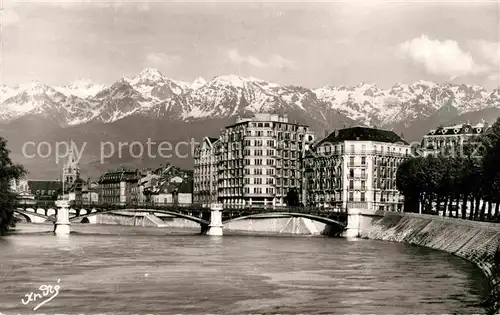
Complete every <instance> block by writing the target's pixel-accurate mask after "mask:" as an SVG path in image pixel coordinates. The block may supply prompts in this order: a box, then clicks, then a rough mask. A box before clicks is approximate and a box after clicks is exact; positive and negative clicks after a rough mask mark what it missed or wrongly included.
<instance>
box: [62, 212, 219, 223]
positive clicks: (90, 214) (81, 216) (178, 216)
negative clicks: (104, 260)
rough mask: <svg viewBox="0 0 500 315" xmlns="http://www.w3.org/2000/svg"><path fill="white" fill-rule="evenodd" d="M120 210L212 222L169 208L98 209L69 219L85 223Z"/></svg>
mask: <svg viewBox="0 0 500 315" xmlns="http://www.w3.org/2000/svg"><path fill="white" fill-rule="evenodd" d="M120 212H145V213H150V214H154V213H161V214H167V215H171V216H174V217H177V218H182V219H186V220H189V221H193V222H196V223H198V224H200V225H209V224H210V222H209V221H207V220H204V219H201V218H198V217H195V216H192V215H189V214H184V213H179V212H175V211H168V210H160V209H154V210H152V209H109V210H104V211H96V212H92V213H88V214H85V215H79V216H74V217H71V218H70V219H69V220H70V221H72V222H75V221H79V222H80V223H83V222H82V221H83V220H84V219H85V218H87V220H89V219H88V218H89V217H92V216H96V215H98V214H112V213H120Z"/></svg>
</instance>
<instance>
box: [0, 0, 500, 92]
mask: <svg viewBox="0 0 500 315" xmlns="http://www.w3.org/2000/svg"><path fill="white" fill-rule="evenodd" d="M0 2H1V5H2V9H3V10H1V11H0V15H1V22H0V25H1V27H2V28H1V33H0V39H1V44H2V46H1V58H0V61H1V64H0V84H8V85H12V84H21V83H27V82H29V81H32V80H37V81H40V82H43V83H45V84H49V85H59V84H68V83H70V82H73V81H77V80H90V81H92V82H94V83H98V84H112V83H113V82H115V81H116V80H118V79H120V78H122V77H133V76H134V75H136V74H138V73H139V72H140V71H141V70H142V69H144V68H155V69H158V70H159V71H160V72H161V73H163V74H164V75H165V76H167V77H170V78H172V79H176V80H182V81H187V82H192V81H194V80H195V79H196V78H197V77H203V78H204V79H206V80H210V79H212V78H214V77H215V76H218V75H224V74H238V75H241V76H244V77H250V76H251V77H255V78H260V79H263V80H266V81H270V82H274V83H277V84H293V85H301V86H305V87H309V88H317V87H322V86H326V85H357V84H359V83H360V82H365V83H373V84H377V85H379V86H380V87H383V88H388V87H390V86H392V85H394V84H395V83H398V82H400V83H412V82H415V81H417V80H427V81H434V82H438V83H446V82H450V81H452V82H454V83H466V84H477V85H482V86H484V87H486V88H488V89H492V88H496V87H498V86H499V85H500V1H482V2H479V1H475V2H471V1H467V2H465V1H458V0H456V1H439V2H438V1H404V2H394V1H380V0H367V1H362V0H351V1H349V2H314V3H313V2H296V1H295V2H292V1H286V2H277V1H275V2H262V1H261V2H254V1H252V2H250V1H246V2H241V1H240V2H236V1H226V2H221V1H217V2H214V1H211V2H208V1H206V2H200V1H198V2H193V1H184V2H172V1H170V2H167V1H156V2H147V1H133V2H130V1H129V2H124V1H105V2H102V1H89V0H87V1H83V0H80V1H73V2H70V1H62V0H59V1H57V0H53V1H40V0H38V1H32V2H26V1H24V2H21V1H16V0H0Z"/></svg>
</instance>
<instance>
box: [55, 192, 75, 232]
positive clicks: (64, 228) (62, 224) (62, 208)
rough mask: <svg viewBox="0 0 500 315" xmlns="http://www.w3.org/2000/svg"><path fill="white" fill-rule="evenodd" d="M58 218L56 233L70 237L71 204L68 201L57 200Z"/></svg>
mask: <svg viewBox="0 0 500 315" xmlns="http://www.w3.org/2000/svg"><path fill="white" fill-rule="evenodd" d="M56 206H57V207H58V209H57V214H56V216H57V218H56V223H55V224H54V233H55V234H56V235H69V233H70V232H71V228H70V225H71V223H70V222H69V202H68V201H67V200H57V201H56Z"/></svg>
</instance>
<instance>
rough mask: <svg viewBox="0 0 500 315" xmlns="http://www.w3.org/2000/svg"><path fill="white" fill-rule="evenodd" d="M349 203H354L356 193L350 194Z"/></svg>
mask: <svg viewBox="0 0 500 315" xmlns="http://www.w3.org/2000/svg"><path fill="white" fill-rule="evenodd" d="M349 201H354V193H353V192H350V193H349Z"/></svg>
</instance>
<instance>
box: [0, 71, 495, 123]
mask: <svg viewBox="0 0 500 315" xmlns="http://www.w3.org/2000/svg"><path fill="white" fill-rule="evenodd" d="M445 105H446V106H450V105H451V106H453V107H454V108H455V109H456V110H457V112H458V113H459V114H462V113H467V112H473V111H478V110H482V109H485V108H490V107H500V89H496V90H493V91H487V90H485V89H484V88H482V87H480V86H470V85H463V84H462V85H453V84H436V83H433V82H427V81H417V82H415V83H413V84H401V83H397V84H395V85H394V86H392V87H391V88H389V89H381V88H379V87H378V86H376V85H374V84H364V83H361V84H359V85H357V86H325V87H322V88H317V89H309V88H305V87H300V86H284V85H278V84H274V83H270V82H266V81H263V80H259V79H256V78H251V77H250V78H244V77H241V76H238V75H222V76H218V77H215V78H213V79H212V80H210V81H206V80H204V79H203V78H197V79H196V80H195V81H194V82H193V83H187V82H182V81H177V80H173V79H170V78H167V77H166V76H164V75H163V74H161V73H160V72H159V71H158V70H155V69H144V70H143V71H142V72H141V73H139V74H138V75H137V76H135V77H133V78H132V79H129V78H121V79H120V80H118V81H117V82H115V83H113V84H112V85H97V84H93V83H92V82H89V81H77V82H74V83H71V84H68V85H65V86H48V85H45V84H43V83H40V82H32V83H29V84H24V85H19V86H0V122H10V121H13V120H16V119H18V118H22V117H24V116H32V115H35V116H42V117H50V118H51V119H53V120H55V121H57V122H58V123H59V124H60V125H61V126H72V125H79V124H84V123H88V122H103V123H112V122H116V121H118V120H120V119H123V118H125V117H130V116H143V117H148V118H152V119H163V120H174V121H186V122H188V121H197V120H205V119H211V118H229V117H232V116H236V115H240V114H245V113H249V112H253V113H257V112H284V113H287V112H289V111H292V112H295V113H298V114H299V115H300V116H307V117H308V118H310V119H313V120H315V121H320V122H322V123H325V124H326V125H328V122H329V120H330V119H331V117H335V116H342V117H345V118H347V119H351V120H353V121H355V122H357V123H359V124H362V125H367V126H388V125H394V124H403V125H405V126H406V125H408V124H410V123H412V122H414V121H416V120H418V119H425V118H426V117H430V116H432V115H433V114H434V113H436V112H437V111H438V110H439V109H440V108H442V107H443V106H445Z"/></svg>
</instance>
